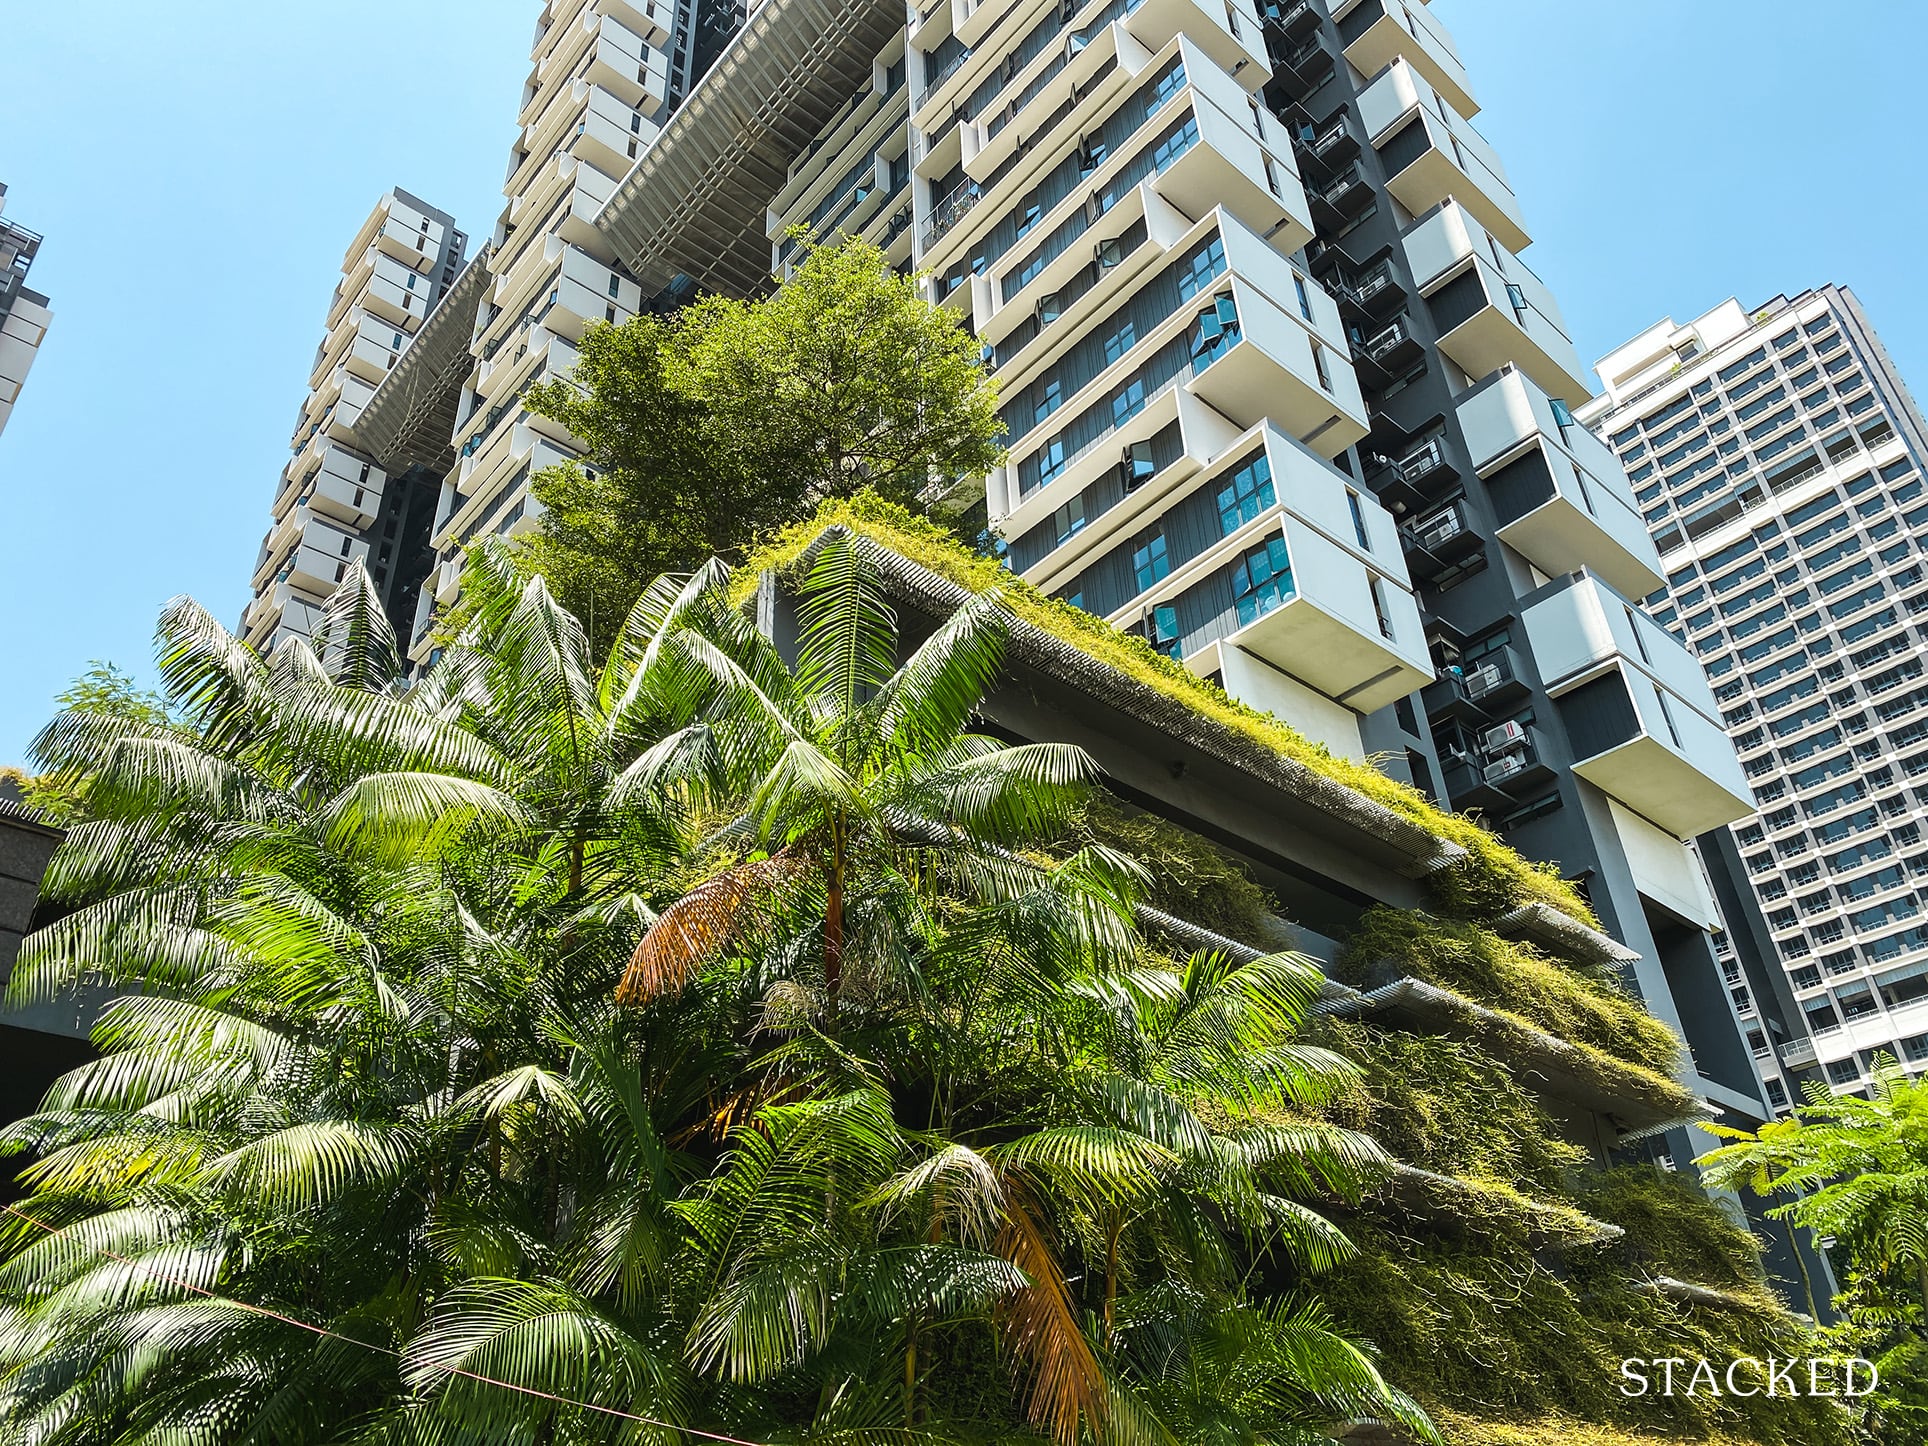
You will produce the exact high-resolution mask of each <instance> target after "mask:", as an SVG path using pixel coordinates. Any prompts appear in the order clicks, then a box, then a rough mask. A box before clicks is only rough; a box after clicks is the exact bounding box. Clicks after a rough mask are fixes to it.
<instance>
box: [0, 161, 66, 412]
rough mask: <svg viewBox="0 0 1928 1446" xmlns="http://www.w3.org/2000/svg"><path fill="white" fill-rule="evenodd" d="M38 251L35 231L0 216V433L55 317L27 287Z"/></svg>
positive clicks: (0, 195)
mask: <svg viewBox="0 0 1928 1446" xmlns="http://www.w3.org/2000/svg"><path fill="white" fill-rule="evenodd" d="M6 204H7V188H6V186H4V185H0V211H4V210H5V209H6ZM39 250H40V235H39V233H38V232H34V231H29V230H28V229H27V228H26V227H25V226H16V225H15V224H14V223H13V222H11V221H9V220H7V219H6V218H5V217H4V216H0V432H4V431H5V430H6V429H7V418H8V417H10V416H12V415H13V404H14V400H15V398H17V397H18V396H19V395H20V388H21V387H22V386H23V385H25V383H26V380H27V372H28V370H29V369H30V368H31V367H32V366H33V362H34V357H35V356H36V355H37V354H38V353H39V351H40V343H41V340H42V339H43V338H44V337H45V336H46V335H47V327H48V326H49V325H50V324H51V323H52V321H53V319H54V314H53V312H52V311H51V310H49V303H48V301H47V298H46V297H44V296H42V295H41V294H40V293H39V292H38V291H31V290H29V289H28V287H27V272H28V271H29V270H30V269H31V268H32V266H33V259H34V256H35V255H36V254H38V252H39Z"/></svg>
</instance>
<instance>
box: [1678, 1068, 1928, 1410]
mask: <svg viewBox="0 0 1928 1446" xmlns="http://www.w3.org/2000/svg"><path fill="white" fill-rule="evenodd" d="M1710 1128H1712V1129H1713V1130H1714V1132H1715V1133H1716V1134H1718V1135H1720V1136H1722V1137H1724V1138H1726V1139H1727V1140H1728V1141H1729V1143H1728V1144H1726V1145H1724V1146H1722V1147H1721V1148H1720V1149H1718V1150H1715V1151H1713V1152H1711V1153H1710V1154H1707V1155H1705V1156H1702V1157H1701V1159H1700V1160H1699V1161H1698V1164H1699V1165H1700V1166H1701V1169H1702V1171H1703V1172H1704V1177H1705V1178H1706V1180H1707V1182H1708V1183H1709V1184H1710V1185H1713V1186H1715V1187H1716V1188H1725V1189H1734V1190H1742V1189H1745V1190H1751V1191H1752V1192H1753V1193H1755V1194H1757V1195H1760V1196H1763V1197H1767V1198H1770V1199H1774V1200H1777V1201H1779V1203H1778V1204H1776V1205H1775V1206H1774V1207H1773V1208H1772V1209H1770V1210H1769V1211H1768V1213H1769V1214H1770V1215H1772V1216H1774V1217H1775V1218H1777V1219H1780V1220H1783V1221H1785V1222H1787V1223H1788V1224H1789V1226H1791V1227H1799V1228H1801V1229H1803V1230H1806V1231H1809V1232H1811V1233H1812V1234H1813V1235H1814V1236H1815V1237H1816V1238H1818V1239H1823V1240H1828V1241H1832V1242H1833V1244H1832V1246H1831V1254H1832V1255H1833V1256H1834V1258H1835V1259H1836V1261H1837V1262H1838V1263H1839V1264H1842V1265H1844V1266H1845V1268H1846V1269H1845V1276H1846V1279H1845V1282H1844V1283H1845V1289H1844V1291H1843V1293H1842V1295H1841V1297H1840V1298H1839V1300H1838V1301H1837V1302H1836V1304H1837V1305H1838V1306H1840V1307H1841V1308H1842V1309H1843V1310H1844V1311H1845V1313H1846V1323H1845V1325H1844V1327H1842V1328H1841V1330H1840V1331H1839V1332H1838V1334H1839V1336H1840V1344H1841V1345H1842V1347H1843V1349H1844V1350H1846V1351H1848V1352H1850V1353H1854V1354H1866V1355H1870V1356H1872V1357H1873V1358H1874V1359H1875V1361H1876V1364H1877V1366H1878V1367H1879V1369H1880V1371H1881V1375H1882V1378H1883V1383H1884V1385H1883V1389H1882V1390H1881V1391H1880V1392H1879V1393H1878V1394H1877V1395H1876V1396H1875V1397H1874V1398H1873V1399H1872V1405H1873V1408H1874V1410H1875V1412H1876V1413H1877V1414H1878V1415H1879V1416H1881V1417H1882V1418H1883V1420H1884V1423H1885V1425H1886V1427H1887V1428H1888V1429H1889V1430H1891V1431H1893V1432H1894V1433H1895V1435H1894V1439H1903V1437H1904V1434H1905V1437H1906V1439H1917V1438H1918V1437H1919V1435H1920V1433H1921V1432H1922V1431H1923V1430H1928V1081H1922V1080H1915V1079H1911V1078H1910V1077H1909V1075H1908V1074H1907V1072H1906V1071H1904V1070H1903V1069H1901V1068H1900V1066H1899V1065H1897V1064H1896V1063H1895V1061H1894V1060H1892V1059H1883V1060H1880V1061H1878V1062H1877V1067H1876V1069H1875V1072H1874V1080H1873V1083H1872V1085H1871V1086H1870V1087H1869V1089H1868V1091H1867V1093H1866V1094H1865V1095H1862V1094H1843V1095H1837V1094H1835V1093H1834V1092H1832V1091H1831V1090H1829V1089H1827V1088H1826V1087H1824V1086H1821V1085H1811V1086H1810V1087H1809V1089H1808V1094H1807V1099H1806V1102H1805V1103H1804V1104H1803V1105H1801V1106H1800V1107H1799V1108H1797V1109H1796V1110H1795V1111H1794V1117H1793V1118H1792V1119H1789V1120H1776V1121H1770V1122H1769V1123H1768V1124H1766V1125H1763V1126H1762V1127H1761V1128H1760V1130H1759V1131H1757V1132H1747V1131H1741V1130H1734V1129H1727V1128H1722V1127H1717V1126H1716V1127H1710ZM1884 1439H1887V1438H1886V1437H1884Z"/></svg>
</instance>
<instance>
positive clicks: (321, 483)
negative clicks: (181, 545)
mask: <svg viewBox="0 0 1928 1446" xmlns="http://www.w3.org/2000/svg"><path fill="white" fill-rule="evenodd" d="M467 250H468V238H467V237H466V236H465V235H463V233H462V232H461V231H459V230H458V229H456V225H455V220H454V218H453V217H451V216H450V215H448V214H447V213H446V212H444V211H439V210H437V209H436V208H435V207H433V206H431V205H429V204H428V203H427V202H425V201H422V200H420V199H418V198H416V197H414V196H411V195H410V194H409V193H408V192H407V191H403V190H393V191H390V192H389V193H388V194H387V195H385V196H383V197H382V199H381V201H380V203H379V204H377V205H376V207H375V209H374V210H373V211H371V212H370V213H369V215H368V219H367V220H365V221H364V222H362V224H361V228H360V229H359V230H358V231H357V232H356V233H355V239H354V240H353V241H352V242H351V243H350V244H349V247H348V252H347V256H346V259H345V260H344V261H343V263H342V269H341V280H340V281H339V282H338V283H337V285H336V287H335V294H334V296H333V298H332V299H331V300H330V302H329V306H328V323H327V332H326V334H325V335H324V336H323V338H322V341H321V345H320V346H319V347H318V348H317V349H316V351H315V363H314V367H313V369H312V370H311V371H310V372H309V376H308V395H307V398H306V400H304V401H303V403H302V406H301V412H300V415H299V416H298V417H297V418H296V421H295V432H294V440H293V452H294V455H293V456H292V457H291V458H290V459H289V461H288V464H287V466H286V467H284V468H283V469H282V473H281V480H280V482H279V483H278V484H277V486H276V488H275V500H274V520H273V522H272V523H271V524H270V526H269V529H268V535H267V537H266V539H265V540H264V541H263V542H262V544H261V554H260V556H259V558H257V560H256V562H255V570H254V578H253V585H254V598H253V600H252V601H251V602H250V603H249V605H248V609H247V612H246V613H245V615H244V616H243V618H242V635H243V636H244V637H245V638H246V639H247V641H248V642H250V643H252V644H254V645H255V646H256V647H257V648H260V649H262V650H263V651H272V649H273V648H274V646H275V645H276V644H277V643H279V642H280V641H281V639H283V638H288V637H302V638H305V637H308V636H310V635H311V634H312V632H313V630H314V625H315V622H316V619H317V617H318V615H319V613H320V611H321V608H322V606H323V604H324V603H326V602H327V600H328V595H329V594H330V593H331V592H333V591H334V589H335V585H336V584H337V583H339V582H340V581H341V579H342V578H343V577H344V576H345V575H346V574H347V572H348V569H349V567H350V566H351V565H352V564H354V563H355V562H360V563H362V564H363V565H364V566H365V567H366V568H367V569H368V574H369V576H370V577H371V578H372V579H373V580H374V583H375V585H376V587H377V588H378V589H379V590H380V592H381V594H382V598H383V601H384V602H385V603H386V604H387V608H388V612H389V615H390V618H391V620H393V621H394V622H395V624H396V627H397V632H398V633H402V634H404V635H405V633H406V629H407V628H409V627H411V626H412V625H413V623H414V618H415V598H416V594H417V592H419V590H420V587H421V580H422V576H423V574H424V573H425V572H426V570H427V561H426V557H425V553H426V550H427V545H428V540H429V530H430V527H431V525H432V523H433V519H434V512H435V505H436V499H437V496H438V494H439V484H440V482H441V477H440V474H439V472H431V471H429V470H427V469H424V468H419V467H403V468H398V469H393V470H390V469H387V468H385V467H384V466H383V464H382V463H380V462H378V461H377V460H376V459H375V458H374V457H373V456H371V455H370V453H369V452H368V451H367V450H366V449H365V447H364V446H363V444H362V443H361V441H360V439H359V437H358V436H357V434H356V425H357V423H358V422H359V421H360V420H361V415H362V411H363V409H364V408H365V407H366V406H367V405H368V402H369V400H370V399H371V398H372V397H373V396H374V395H375V392H376V389H377V388H378V387H380V386H381V384H382V382H383V381H384V380H386V379H387V377H388V375H389V373H390V372H391V371H393V370H394V368H395V365H396V363H397V361H398V360H399V359H400V358H401V357H402V356H403V355H404V354H405V353H406V352H407V349H408V347H409V344H410V342H411V340H412V339H413V338H414V336H415V335H416V333H417V332H419V331H420V330H421V329H422V325H423V323H424V322H425V321H426V320H427V318H428V316H429V313H430V312H431V311H433V310H434V309H435V306H436V303H437V302H439V301H440V300H441V299H442V297H443V296H444V295H445V294H447V292H448V290H449V288H450V287H452V286H453V285H454V284H455V281H456V278H457V277H458V275H460V273H461V270H462V264H463V259H464V257H465V256H466V254H467Z"/></svg>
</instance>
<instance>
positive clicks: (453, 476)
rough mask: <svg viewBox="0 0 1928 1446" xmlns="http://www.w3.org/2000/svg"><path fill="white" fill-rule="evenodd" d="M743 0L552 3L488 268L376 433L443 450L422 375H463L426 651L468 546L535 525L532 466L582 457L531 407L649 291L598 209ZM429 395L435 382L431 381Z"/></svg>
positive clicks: (427, 343)
mask: <svg viewBox="0 0 1928 1446" xmlns="http://www.w3.org/2000/svg"><path fill="white" fill-rule="evenodd" d="M737 19H738V12H737V10H736V6H735V3H734V0H676V3H669V0H639V3H630V0H548V3H547V4H545V5H544V6H543V7H542V14H541V17H540V19H539V21H538V23H537V27H536V36H535V43H534V46H533V48H532V49H531V52H530V59H531V63H532V69H531V71H530V74H529V79H528V82H527V84H526V85H525V86H524V88H523V94H522V103H521V107H520V111H519V114H518V117H517V119H518V122H519V124H520V125H521V128H522V129H521V132H520V134H519V136H518V137H517V140H516V144H515V148H514V150H513V152H512V153H511V154H510V157H509V167H508V174H507V177H506V179H505V181H504V184H503V194H504V196H505V197H506V198H507V204H506V205H505V206H504V208H503V211H502V215H501V219H500V220H499V221H498V223H497V225H496V229H495V235H494V237H493V239H492V241H491V243H490V247H489V249H488V252H487V253H486V255H485V257H483V258H481V259H479V260H478V263H477V268H478V269H477V274H476V275H475V277H474V278H473V282H472V284H471V285H470V286H469V287H467V288H465V289H464V292H463V294H462V295H461V296H460V297H459V299H457V300H454V301H452V302H451V304H450V305H449V307H448V308H447V309H446V312H447V314H446V315H442V316H439V317H438V318H437V320H436V322H435V324H434V326H433V327H432V328H431V335H430V336H429V337H426V338H425V339H424V353H423V356H422V358H421V359H420V361H419V363H418V367H417V370H418V371H419V373H420V375H419V378H412V379H405V378H400V377H398V378H397V385H396V386H395V387H393V388H391V390H390V395H389V396H387V397H384V398H383V399H382V401H381V403H380V404H379V405H378V408H377V411H376V415H375V418H374V419H373V420H374V428H373V435H375V436H376V437H377V438H378V439H379V445H380V446H382V447H383V448H384V449H386V450H388V451H389V452H390V453H391V454H392V455H394V456H399V457H404V458H408V459H411V460H416V461H424V462H425V461H427V460H428V459H429V458H430V457H431V456H433V457H439V456H440V455H441V453H442V452H443V451H444V450H445V449H446V447H447V445H448V441H449V438H448V437H447V436H446V435H440V436H438V435H435V434H434V433H433V432H432V431H424V430H423V429H422V428H420V427H419V426H418V425H416V424H415V423H414V421H413V420H412V418H411V415H410V413H411V411H417V412H419V410H420V409H419V408H411V407H410V405H409V398H410V396H411V395H412V393H411V390H410V388H411V386H415V385H420V386H421V387H424V388H428V389H430V390H433V388H434V387H440V386H444V385H445V382H442V381H437V378H444V379H445V378H447V377H450V376H452V375H454V374H455V373H456V372H460V373H462V379H461V384H460V387H459V394H458V397H457V401H456V405H455V415H454V419H453V420H454V439H455V453H456V455H455V459H454V463H453V466H452V468H450V469H448V470H447V475H446V477H445V479H444V482H443V485H442V486H441V488H440V496H439V499H438V503H437V508H436V513H435V521H434V549H435V551H434V555H433V557H432V559H431V561H430V567H431V569H432V572H431V575H430V577H429V579H428V584H427V586H425V587H424V588H423V589H422V590H421V597H420V601H419V605H418V607H417V610H416V614H415V616H414V617H413V618H411V619H410V620H409V623H410V626H409V628H408V629H406V630H405V631H404V633H403V636H404V638H405V639H407V638H411V637H412V639H413V643H414V649H413V655H414V656H415V658H416V659H417V660H418V661H419V660H421V659H424V658H426V656H427V655H428V651H429V649H430V646H431V645H430V643H429V640H428V624H429V619H430V616H431V614H432V613H433V610H434V606H435V604H436V602H437V601H438V600H439V601H443V602H446V601H448V600H450V599H451V598H452V597H453V596H454V593H455V588H456V584H457V582H458V581H459V580H460V577H461V566H462V555H463V548H464V547H465V545H466V544H468V543H470V542H472V541H474V540H475V539H476V538H478V537H483V536H487V535H491V534H502V535H511V534H514V533H515V532H516V531H517V530H518V529H526V528H528V527H530V526H532V525H533V524H534V522H535V520H536V518H537V517H538V516H539V515H540V513H541V504H540V503H539V502H537V501H536V500H535V498H534V497H533V496H532V495H531V494H530V490H529V483H530V479H531V478H532V477H533V476H534V475H535V474H536V473H538V472H540V471H542V470H543V469H544V468H545V467H551V466H554V465H556V464H558V463H560V462H564V461H567V460H569V459H571V458H573V457H574V456H576V455H577V451H576V448H575V446H574V444H573V439H572V438H571V437H570V436H569V434H568V433H567V432H566V431H565V430H564V429H563V428H561V427H559V426H557V425H556V424H555V423H553V422H550V421H548V420H547V419H545V418H542V417H538V416H535V415H534V414H532V413H530V412H528V411H527V410H525V409H524V408H523V406H522V397H523V394H524V393H525V392H527V390H528V389H529V388H530V387H531V386H532V385H534V384H536V383H538V382H544V381H550V380H553V379H554V378H557V377H566V376H568V375H569V374H570V373H571V372H572V371H573V369H574V367H575V364H576V344H577V343H578V342H580V341H581V340H582V335H583V332H584V331H585V330H587V329H588V328H589V327H590V326H593V325H596V324H597V323H601V322H621V321H625V320H627V319H628V318H630V317H631V316H634V315H635V314H636V313H637V312H638V311H639V310H640V309H641V307H642V305H643V301H644V297H643V293H642V290H641V288H640V287H639V286H638V284H637V282H636V280H635V278H634V277H633V276H632V275H631V274H630V273H629V272H628V271H627V270H626V269H625V268H624V267H623V266H622V264H621V262H620V260H619V258H618V255H617V252H616V249H615V248H614V247H613V246H612V245H611V244H610V243H609V241H608V240H607V239H606V238H605V237H604V236H603V235H602V233H601V232H600V231H598V230H597V228H596V224H595V223H596V217H597V215H598V214H599V213H600V212H601V210H602V208H603V204H604V202H606V201H607V200H608V199H609V197H610V195H611V194H612V193H613V192H614V191H615V189H616V187H617V185H618V184H619V183H620V182H621V180H622V178H623V177H624V176H625V175H626V174H627V173H628V171H629V169H630V167H631V166H632V165H633V164H634V163H635V161H636V159H637V158H638V157H639V156H640V155H641V154H642V153H643V151H644V149H645V148H646V147H647V146H648V145H649V144H650V143H651V142H652V141H653V140H654V139H655V138H656V135H657V133H658V131H659V130H660V129H661V127H662V125H663V122H664V120H665V118H666V117H667V116H668V115H669V114H670V113H671V112H672V111H673V110H674V109H675V107H676V106H677V104H678V103H679V102H680V100H681V99H682V96H683V94H684V93H685V92H686V91H687V89H688V88H689V86H691V85H692V84H694V83H695V80H696V78H697V76H698V75H699V74H700V72H701V70H702V68H703V67H704V66H705V65H707V64H708V63H709V61H710V60H711V59H712V58H713V57H714V55H715V53H716V51H717V50H718V48H719V47H720V46H721V45H722V44H723V43H724V41H725V40H726V39H727V37H728V35H729V34H730V33H731V32H732V31H733V29H734V27H735V25H736V23H737ZM424 394H426V393H424Z"/></svg>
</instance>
